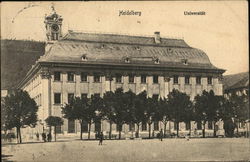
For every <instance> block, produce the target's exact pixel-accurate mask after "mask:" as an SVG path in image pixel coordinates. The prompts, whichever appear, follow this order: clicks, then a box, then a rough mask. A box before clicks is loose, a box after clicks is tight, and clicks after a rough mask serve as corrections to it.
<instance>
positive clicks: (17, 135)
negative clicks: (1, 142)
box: [16, 127, 19, 143]
mask: <svg viewBox="0 0 250 162" xmlns="http://www.w3.org/2000/svg"><path fill="white" fill-rule="evenodd" d="M18 137H19V132H18V128H17V127H16V142H17V143H18V142H19V138H18Z"/></svg>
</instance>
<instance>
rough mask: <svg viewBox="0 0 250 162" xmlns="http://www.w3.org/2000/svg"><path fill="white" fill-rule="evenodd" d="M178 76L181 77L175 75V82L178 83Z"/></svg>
mask: <svg viewBox="0 0 250 162" xmlns="http://www.w3.org/2000/svg"><path fill="white" fill-rule="evenodd" d="M178 78H179V77H178V76H177V75H175V76H174V84H178Z"/></svg>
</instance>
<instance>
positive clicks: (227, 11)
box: [1, 1, 249, 75]
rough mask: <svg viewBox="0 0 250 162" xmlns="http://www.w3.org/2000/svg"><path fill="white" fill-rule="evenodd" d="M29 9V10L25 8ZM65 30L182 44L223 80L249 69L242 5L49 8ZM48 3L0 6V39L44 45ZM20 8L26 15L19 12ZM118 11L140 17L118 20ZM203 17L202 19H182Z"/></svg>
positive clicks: (112, 3) (97, 4)
mask: <svg viewBox="0 0 250 162" xmlns="http://www.w3.org/2000/svg"><path fill="white" fill-rule="evenodd" d="M31 5H33V7H28V6H31ZM53 5H54V7H55V10H56V12H57V13H58V14H59V15H62V17H63V26H62V28H63V34H66V33H67V31H68V30H77V31H78V30H79V31H82V32H95V33H117V34H128V35H146V36H153V34H154V32H155V31H160V34H161V37H167V38H182V39H184V40H185V42H186V43H187V44H188V45H190V46H191V47H194V48H198V49H201V50H203V51H204V52H205V53H206V54H207V55H208V57H209V59H210V61H211V63H212V64H213V65H215V66H216V67H218V68H222V69H225V70H226V72H225V73H224V74H225V75H227V74H235V73H240V72H246V71H248V69H249V62H248V60H249V55H248V53H249V47H248V39H249V38H248V35H249V34H248V5H247V1H185V2H184V1H183V2H182V1H172V2H170V1H155V2H152V1H143V2H138V1H137V2H136V1H127V2H125V1H120V2H119V1H109V2H108V1H103V2H102V1H99V2H98V1H91V2H90V1H88V2H86V1H85V2H53ZM51 6H52V3H51V2H2V3H1V38H2V39H6V38H7V39H17V40H18V39H26V40H27V39H28V40H39V41H45V40H46V35H45V25H44V17H45V14H50V13H51ZM24 7H26V9H24ZM120 11H134V12H141V16H138V15H123V16H119V12H120ZM185 11H188V12H189V11H192V12H199V11H204V12H205V15H199V16H198V15H184V12H185Z"/></svg>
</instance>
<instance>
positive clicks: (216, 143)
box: [2, 138, 250, 162]
mask: <svg viewBox="0 0 250 162" xmlns="http://www.w3.org/2000/svg"><path fill="white" fill-rule="evenodd" d="M249 146H250V141H249V139H246V138H206V139H190V140H189V141H188V140H186V139H164V140H163V141H159V140H157V139H152V140H111V141H109V140H104V143H103V145H102V146H100V145H98V141H93V140H92V141H86V140H82V141H80V140H72V139H70V140H65V139H64V140H63V139H61V140H60V139H59V140H58V141H57V142H49V143H42V142H37V143H24V144H10V145H3V146H2V157H3V158H4V159H5V160H10V161H67V162H70V161H88V162H89V161H107V162H112V161H114V162H119V161H122V162H123V161H129V162H133V161H215V160H216V161H249V160H250V147H249Z"/></svg>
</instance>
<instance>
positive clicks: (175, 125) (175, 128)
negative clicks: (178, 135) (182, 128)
mask: <svg viewBox="0 0 250 162" xmlns="http://www.w3.org/2000/svg"><path fill="white" fill-rule="evenodd" d="M174 130H177V123H176V122H174Z"/></svg>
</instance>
